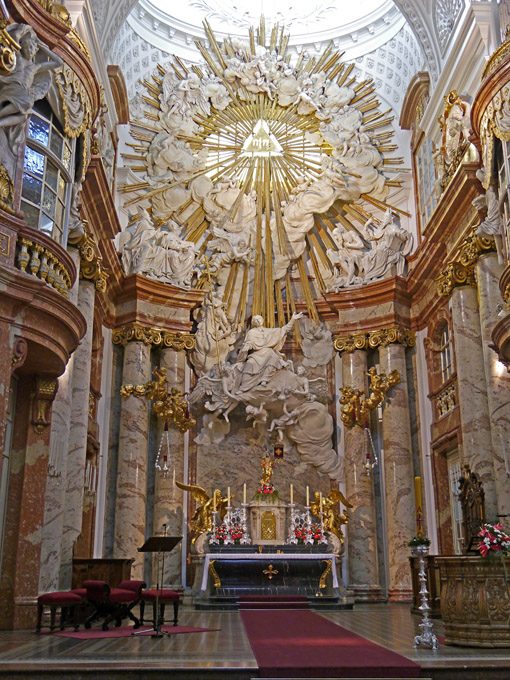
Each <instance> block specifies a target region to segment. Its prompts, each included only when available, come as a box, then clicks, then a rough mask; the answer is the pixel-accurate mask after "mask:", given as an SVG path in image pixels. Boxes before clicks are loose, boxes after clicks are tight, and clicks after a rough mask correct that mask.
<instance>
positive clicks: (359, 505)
mask: <svg viewBox="0 0 510 680" xmlns="http://www.w3.org/2000/svg"><path fill="white" fill-rule="evenodd" d="M366 373H367V354H366V352H365V351H364V350H354V351H353V352H344V353H343V354H342V380H343V384H344V386H346V387H347V386H349V387H353V388H354V389H359V390H363V391H365V390H366V381H367V378H366ZM344 444H345V492H346V494H345V495H346V497H347V500H348V501H349V502H350V503H352V505H353V508H352V510H349V515H350V519H349V524H348V526H347V529H348V560H349V562H348V563H349V589H350V590H352V591H353V594H354V597H355V599H356V601H357V602H374V601H379V600H381V599H382V593H381V586H380V585H379V575H378V567H377V530H376V521H375V499H374V482H373V478H372V475H367V473H366V470H365V467H364V464H365V455H364V452H365V450H366V446H367V441H366V433H365V431H364V430H363V429H362V428H361V427H359V426H358V425H355V426H354V427H351V428H348V427H346V428H345V430H344Z"/></svg>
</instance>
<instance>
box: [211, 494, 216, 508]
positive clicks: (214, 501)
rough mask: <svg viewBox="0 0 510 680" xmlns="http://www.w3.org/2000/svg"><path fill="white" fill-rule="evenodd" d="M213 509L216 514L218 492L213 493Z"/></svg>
mask: <svg viewBox="0 0 510 680" xmlns="http://www.w3.org/2000/svg"><path fill="white" fill-rule="evenodd" d="M212 509H213V512H216V490H214V491H213V504H212Z"/></svg>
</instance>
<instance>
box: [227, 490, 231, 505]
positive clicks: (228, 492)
mask: <svg viewBox="0 0 510 680" xmlns="http://www.w3.org/2000/svg"><path fill="white" fill-rule="evenodd" d="M227 506H228V507H230V487H229V486H227Z"/></svg>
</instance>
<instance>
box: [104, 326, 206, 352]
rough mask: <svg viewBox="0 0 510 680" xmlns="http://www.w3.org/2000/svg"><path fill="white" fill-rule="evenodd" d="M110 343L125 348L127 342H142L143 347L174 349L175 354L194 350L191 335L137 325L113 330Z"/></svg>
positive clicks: (193, 339)
mask: <svg viewBox="0 0 510 680" xmlns="http://www.w3.org/2000/svg"><path fill="white" fill-rule="evenodd" d="M112 342H113V344H114V345H122V346H126V345H127V343H128V342H143V343H144V344H145V345H152V346H153V347H165V348H168V349H174V350H175V351H176V352H180V351H182V350H187V351H192V350H194V349H195V336H194V335H192V334H186V333H173V332H171V331H165V330H161V329H159V328H150V327H149V326H142V324H139V323H132V324H128V325H127V326H121V327H120V328H115V329H114V330H113V334H112Z"/></svg>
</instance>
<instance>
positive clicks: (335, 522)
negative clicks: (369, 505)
mask: <svg viewBox="0 0 510 680" xmlns="http://www.w3.org/2000/svg"><path fill="white" fill-rule="evenodd" d="M338 503H343V504H344V505H345V507H346V508H352V505H351V503H349V501H348V500H347V499H346V498H345V496H344V495H343V493H342V492H341V491H339V490H338V489H331V491H330V492H329V494H328V495H327V496H326V497H325V498H323V499H322V512H323V515H324V530H325V531H329V532H330V533H332V534H334V535H335V536H336V537H337V538H338V540H339V541H340V543H343V542H344V537H343V534H342V524H348V523H349V515H348V513H347V510H345V511H344V514H343V515H341V514H340V513H339V512H338V509H337V508H338ZM310 510H311V511H312V514H314V515H315V516H316V517H320V493H319V492H318V491H316V492H315V500H314V501H313V502H312V503H311V505H310Z"/></svg>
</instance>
